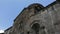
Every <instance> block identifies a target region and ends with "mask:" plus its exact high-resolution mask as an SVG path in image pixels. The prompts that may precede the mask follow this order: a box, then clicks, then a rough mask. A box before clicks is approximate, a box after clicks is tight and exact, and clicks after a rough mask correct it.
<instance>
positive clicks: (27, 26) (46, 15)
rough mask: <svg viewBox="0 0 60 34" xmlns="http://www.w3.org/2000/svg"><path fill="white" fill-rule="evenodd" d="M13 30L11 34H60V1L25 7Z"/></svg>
mask: <svg viewBox="0 0 60 34" xmlns="http://www.w3.org/2000/svg"><path fill="white" fill-rule="evenodd" d="M11 30H12V31H11ZM11 30H9V31H10V32H11V33H10V32H9V33H10V34H60V3H57V2H56V1H55V2H53V3H51V4H50V5H48V6H46V7H43V6H42V5H39V4H32V5H30V6H29V7H27V8H24V10H23V12H21V13H20V14H19V15H18V16H17V17H16V19H15V20H14V24H13V28H12V29H11ZM7 32H8V31H7ZM7 32H6V33H7Z"/></svg>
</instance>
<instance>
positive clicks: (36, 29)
mask: <svg viewBox="0 0 60 34" xmlns="http://www.w3.org/2000/svg"><path fill="white" fill-rule="evenodd" d="M39 28H40V25H39V24H38V23H35V24H33V26H32V29H33V30H34V31H35V32H36V34H39Z"/></svg>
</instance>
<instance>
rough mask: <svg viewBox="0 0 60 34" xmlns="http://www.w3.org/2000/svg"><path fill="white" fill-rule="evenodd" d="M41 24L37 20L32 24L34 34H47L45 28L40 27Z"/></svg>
mask: <svg viewBox="0 0 60 34" xmlns="http://www.w3.org/2000/svg"><path fill="white" fill-rule="evenodd" d="M40 25H41V24H39V20H35V21H34V22H33V23H32V24H31V29H32V30H33V31H32V32H33V34H46V32H45V30H44V29H45V26H40Z"/></svg>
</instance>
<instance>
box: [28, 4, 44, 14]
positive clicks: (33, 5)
mask: <svg viewBox="0 0 60 34" xmlns="http://www.w3.org/2000/svg"><path fill="white" fill-rule="evenodd" d="M32 8H33V9H34V13H37V12H39V11H40V10H42V9H43V8H44V6H43V5H42V4H39V3H33V4H31V5H29V6H28V9H32Z"/></svg>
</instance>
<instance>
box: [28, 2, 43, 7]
mask: <svg viewBox="0 0 60 34" xmlns="http://www.w3.org/2000/svg"><path fill="white" fill-rule="evenodd" d="M34 7H39V8H44V6H43V5H42V4H39V3H33V4H30V5H29V6H28V8H34Z"/></svg>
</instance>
